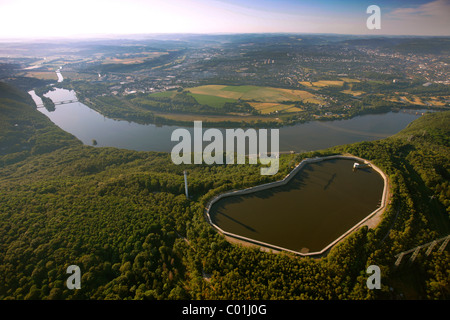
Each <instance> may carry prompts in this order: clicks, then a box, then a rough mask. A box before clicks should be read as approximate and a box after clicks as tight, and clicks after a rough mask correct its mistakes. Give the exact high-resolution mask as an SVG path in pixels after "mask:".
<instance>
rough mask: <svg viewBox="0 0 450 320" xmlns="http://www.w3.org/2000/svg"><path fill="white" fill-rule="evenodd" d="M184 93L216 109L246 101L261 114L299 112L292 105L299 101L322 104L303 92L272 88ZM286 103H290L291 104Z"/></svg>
mask: <svg viewBox="0 0 450 320" xmlns="http://www.w3.org/2000/svg"><path fill="white" fill-rule="evenodd" d="M185 91H187V92H189V93H190V94H191V95H192V96H193V97H194V98H196V100H197V101H198V102H199V103H202V104H208V105H210V106H216V107H220V106H221V105H223V104H224V103H225V102H234V101H237V100H241V101H247V102H249V104H250V105H251V106H252V107H254V108H255V109H256V110H258V111H261V113H263V114H267V113H271V112H274V111H276V110H278V111H284V112H298V111H301V109H300V108H297V107H294V103H295V102H299V101H302V102H310V103H315V104H320V103H322V99H321V98H320V97H318V96H316V95H314V94H312V93H310V92H307V91H304V90H291V89H282V88H273V87H258V86H225V85H205V86H199V87H195V88H189V89H186V90H185ZM288 102H292V104H289V103H288Z"/></svg>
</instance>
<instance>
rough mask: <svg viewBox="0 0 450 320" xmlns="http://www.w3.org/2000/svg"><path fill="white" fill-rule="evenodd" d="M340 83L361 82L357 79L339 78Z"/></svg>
mask: <svg viewBox="0 0 450 320" xmlns="http://www.w3.org/2000/svg"><path fill="white" fill-rule="evenodd" d="M341 80H342V81H345V82H361V81H359V80H358V79H352V78H341Z"/></svg>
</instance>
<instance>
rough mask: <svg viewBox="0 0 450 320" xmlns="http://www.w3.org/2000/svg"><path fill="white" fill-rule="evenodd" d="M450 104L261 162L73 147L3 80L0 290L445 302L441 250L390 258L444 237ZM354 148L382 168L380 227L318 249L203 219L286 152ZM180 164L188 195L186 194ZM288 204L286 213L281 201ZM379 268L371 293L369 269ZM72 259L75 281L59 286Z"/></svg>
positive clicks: (448, 207)
mask: <svg viewBox="0 0 450 320" xmlns="http://www.w3.org/2000/svg"><path fill="white" fill-rule="evenodd" d="M449 123H450V112H439V113H438V112H436V113H433V114H427V115H425V116H423V117H421V118H419V119H418V120H416V121H414V122H413V123H411V124H410V125H409V126H408V127H407V128H406V129H404V130H403V131H401V132H400V133H398V134H397V135H395V136H393V137H390V138H388V139H384V140H379V141H374V142H362V143H355V144H351V145H345V146H338V147H334V148H330V149H328V150H324V151H321V152H314V153H307V154H300V155H283V156H282V157H281V159H280V160H281V161H280V170H279V172H278V173H277V175H274V176H261V175H260V174H259V167H258V165H212V166H208V165H189V166H188V165H180V166H176V165H174V164H173V163H172V161H171V160H170V154H167V153H156V152H136V151H129V150H120V149H116V148H95V147H91V146H84V145H82V144H81V143H80V142H79V141H78V140H76V138H74V137H73V136H71V135H70V134H68V133H66V132H64V131H62V130H61V129H59V128H58V127H56V126H55V125H54V124H53V123H52V122H51V121H50V120H48V119H47V118H46V117H45V116H44V115H42V114H41V113H40V112H38V111H36V110H35V106H34V105H33V102H32V100H31V99H30V98H29V97H28V95H27V94H26V93H23V92H20V91H18V90H16V89H14V88H12V87H10V86H7V85H4V84H0V299H402V298H403V299H415V298H421V299H449V298H450V283H449V279H450V277H449V272H450V270H449V269H450V268H449V265H450V255H449V252H448V249H447V250H446V251H444V252H443V253H441V254H438V253H437V250H435V251H434V252H433V253H432V254H430V255H429V256H426V255H425V254H424V252H422V253H420V254H419V255H418V257H417V259H416V260H415V262H414V263H412V264H410V263H404V264H402V265H401V266H400V267H399V268H394V262H395V257H394V256H395V255H396V254H398V253H399V252H401V251H404V250H408V249H411V248H413V247H414V246H416V245H420V244H423V243H426V242H429V241H432V240H434V239H437V238H440V237H442V236H445V235H447V234H449V233H450V232H449V231H450V223H449V214H450V189H449V176H450V173H449V169H450V164H449V163H450V161H449V158H450V145H449V137H450V135H449V133H450V132H449V130H450V126H449ZM333 153H351V154H354V155H356V156H360V157H363V158H366V159H369V160H371V161H373V162H374V163H375V164H376V165H377V166H379V167H380V168H382V169H383V170H384V171H385V172H386V173H387V174H388V176H389V180H390V181H389V182H390V187H391V194H392V198H391V201H390V204H389V205H388V208H387V210H386V212H385V214H384V217H383V220H382V221H381V223H380V225H379V226H378V227H377V228H375V229H368V228H367V227H363V228H361V229H359V230H358V231H356V232H354V233H353V234H351V235H350V236H349V237H348V238H346V239H345V240H344V241H342V242H341V243H339V244H338V245H336V246H335V247H334V248H333V249H332V250H331V251H330V252H329V253H328V255H326V256H324V257H321V258H301V257H296V256H293V255H291V254H287V253H269V252H264V251H261V250H259V249H257V248H248V247H243V246H239V245H233V244H230V243H229V242H227V241H226V240H225V238H224V237H223V236H222V235H220V234H218V233H217V232H216V231H215V230H214V229H213V228H212V227H211V226H209V225H208V224H207V222H206V220H205V218H204V206H205V204H206V202H207V201H208V200H209V199H210V198H211V197H212V196H213V195H215V194H218V193H221V192H223V191H225V190H230V189H238V188H243V187H247V186H251V185H255V184H260V183H264V182H268V181H272V180H278V179H281V178H282V177H284V176H285V175H286V173H287V172H288V171H289V169H290V167H291V166H290V165H291V164H292V162H293V161H295V162H299V161H300V160H301V159H302V158H304V157H311V156H316V155H322V154H333ZM183 170H188V172H189V177H188V179H189V190H190V194H191V195H192V199H190V200H187V199H186V197H185V196H184V185H183ZM288 210H289V209H288ZM372 264H376V265H378V266H380V268H381V272H382V273H381V283H382V289H381V290H369V289H368V288H367V286H366V280H367V277H368V275H367V274H366V268H367V267H368V266H369V265H372ZM69 265H78V266H79V267H80V268H81V274H82V278H81V289H79V290H69V289H68V288H67V286H66V284H65V281H66V280H67V278H68V276H69V275H68V274H67V273H66V269H67V267H68V266H69Z"/></svg>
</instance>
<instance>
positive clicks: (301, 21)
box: [0, 0, 450, 39]
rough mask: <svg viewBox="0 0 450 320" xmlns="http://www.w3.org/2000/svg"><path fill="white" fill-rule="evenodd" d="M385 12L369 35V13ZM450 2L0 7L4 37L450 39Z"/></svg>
mask: <svg viewBox="0 0 450 320" xmlns="http://www.w3.org/2000/svg"><path fill="white" fill-rule="evenodd" d="M370 5H377V6H378V7H379V8H380V10H381V29H379V30H376V29H374V30H370V29H368V28H367V26H366V21H367V19H368V18H369V16H370V15H371V14H369V13H367V12H366V11H367V7H369V6H370ZM449 17H450V0H412V1H404V0H370V1H366V0H307V1H304V0H257V1H255V0H127V1H125V0H39V1H37V0H0V38H3V39H5V38H6V39H12V38H52V37H67V38H74V37H89V36H99V35H114V34H119V35H124V34H150V33H264V32H272V33H279V32H288V33H337V34H374V35H377V34H378V35H434V36H449V35H450V22H449V21H450V18H449Z"/></svg>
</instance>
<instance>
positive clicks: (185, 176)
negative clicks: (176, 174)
mask: <svg viewBox="0 0 450 320" xmlns="http://www.w3.org/2000/svg"><path fill="white" fill-rule="evenodd" d="M183 173H184V190H185V193H186V199H189V194H188V184H187V171H186V170H184V171H183Z"/></svg>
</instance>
